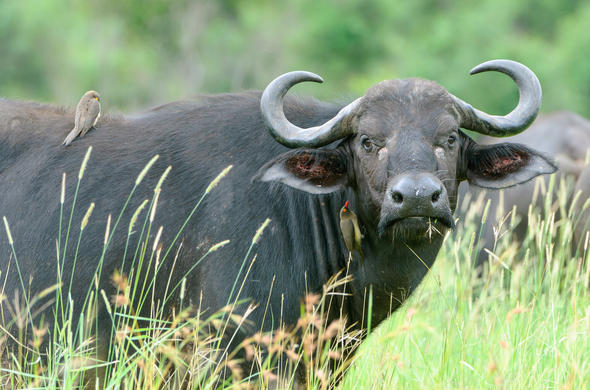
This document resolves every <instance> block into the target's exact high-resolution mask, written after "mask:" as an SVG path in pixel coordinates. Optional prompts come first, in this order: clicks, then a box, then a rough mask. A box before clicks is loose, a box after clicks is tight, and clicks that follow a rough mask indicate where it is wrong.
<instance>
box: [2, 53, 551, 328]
mask: <svg viewBox="0 0 590 390" xmlns="http://www.w3.org/2000/svg"><path fill="white" fill-rule="evenodd" d="M485 71H499V72H502V73H505V74H507V75H508V76H510V77H511V78H512V79H513V80H514V81H515V82H516V84H517V85H518V88H519V91H520V101H519V103H518V106H517V107H516V108H515V109H514V110H513V111H512V112H511V113H509V114H508V115H506V116H492V115H488V114H486V113H484V112H482V111H479V110H477V109H475V108H473V107H472V106H470V105H469V104H468V103H466V102H464V101H462V100H461V99H459V98H457V97H455V96H453V95H452V94H450V93H449V92H447V91H446V90H445V89H444V88H443V87H441V86H440V85H438V84H436V83H434V82H432V81H428V80H423V79H418V78H410V79H403V80H388V81H383V82H380V83H378V84H376V85H374V86H373V87H371V88H369V90H368V91H367V92H366V94H365V95H364V96H362V97H360V98H358V99H357V100H355V101H353V102H352V103H350V104H348V105H346V106H344V107H343V106H340V105H336V104H329V103H323V102H318V101H316V100H311V99H300V98H294V97H287V98H285V97H284V96H285V94H286V93H287V91H288V90H289V88H291V87H292V86H293V85H295V84H297V83H299V82H302V81H315V82H321V79H320V78H319V77H318V76H316V75H314V74H312V73H308V72H292V73H287V74H284V75H282V76H280V77H278V78H276V79H275V80H274V81H272V82H271V83H270V84H269V85H268V87H267V88H266V89H265V91H264V93H262V94H261V93H259V92H244V93H235V94H221V95H214V96H202V97H199V98H198V99H195V100H186V101H179V102H174V103H170V104H166V105H163V106H160V107H157V108H154V109H152V110H149V111H146V112H143V113H140V114H136V115H130V116H119V115H108V114H107V115H105V116H103V117H102V118H101V121H100V122H99V124H98V128H97V130H96V131H93V132H91V133H89V134H88V135H87V136H86V137H84V138H82V139H80V140H78V141H77V142H75V143H73V144H72V145H71V146H70V147H69V148H63V147H61V142H62V140H63V137H64V135H65V134H66V133H67V132H68V131H69V130H70V129H71V128H72V126H73V118H74V115H73V112H72V110H69V109H61V108H56V107H54V106H50V105H42V104H36V103H27V102H17V101H10V100H1V101H0V124H1V129H0V134H1V136H2V143H1V145H2V149H1V150H2V154H1V156H2V171H1V173H0V186H1V187H2V188H3V192H2V197H1V199H0V213H1V215H5V216H6V218H7V221H8V222H9V225H10V229H11V231H12V237H13V238H14V245H15V252H16V255H17V257H18V264H19V267H20V271H21V272H22V276H23V277H22V281H23V284H24V285H25V286H24V287H25V289H26V290H27V291H28V292H30V294H31V295H34V294H35V293H38V292H39V291H41V290H42V289H44V288H46V287H47V286H49V285H51V284H53V283H55V281H56V255H55V252H56V250H55V248H56V240H57V239H58V237H60V234H61V240H60V242H61V245H62V248H61V250H62V251H63V250H64V248H63V245H64V242H65V237H64V232H63V229H62V232H61V233H60V232H59V231H58V226H59V225H58V222H59V220H60V202H59V200H60V186H61V177H62V176H61V175H62V172H66V173H67V178H68V180H67V186H66V199H65V203H64V204H65V205H66V209H65V212H64V221H67V218H68V216H69V212H70V209H69V207H71V204H72V201H73V197H74V193H75V192H76V191H75V190H76V177H77V174H78V169H79V166H80V162H81V161H82V159H83V157H84V155H85V153H86V150H87V148H88V146H89V145H92V146H93V148H94V149H93V152H92V154H91V158H90V161H89V162H88V167H87V170H86V173H85V174H84V177H83V180H82V181H81V184H80V187H79V190H78V192H77V204H78V207H76V209H75V211H74V214H73V221H75V223H79V221H81V220H82V218H83V215H84V213H85V211H86V209H87V207H88V205H89V204H90V203H91V202H94V203H95V208H94V212H93V214H92V216H91V218H90V223H89V224H88V225H87V227H86V229H85V231H84V235H83V237H82V239H81V241H80V244H79V245H80V247H79V249H78V250H77V253H78V259H77V263H76V264H75V277H74V278H73V285H72V288H71V297H72V299H73V300H74V301H75V302H76V301H78V302H80V300H81V299H83V297H84V296H85V293H86V292H87V291H88V289H89V286H93V285H94V284H95V283H97V282H96V281H95V280H94V271H95V269H96V267H97V263H98V259H99V258H100V256H101V252H102V250H103V240H104V235H105V234H104V232H105V226H106V224H107V216H108V215H109V214H112V215H113V216H114V217H113V224H111V229H113V228H114V220H115V218H116V216H117V215H118V213H119V211H120V210H121V207H122V205H123V203H124V200H125V198H126V196H127V194H128V193H129V192H130V190H131V188H132V186H133V181H134V179H135V178H136V177H137V175H138V173H139V171H140V170H141V169H142V167H143V166H144V165H145V164H146V162H147V161H148V160H150V158H151V157H152V156H153V155H155V154H159V156H160V157H159V159H158V160H157V161H156V163H155V165H154V166H153V167H152V168H151V169H150V170H149V171H148V173H147V175H146V177H145V179H144V180H143V181H142V182H141V184H140V185H139V186H138V187H137V189H136V190H135V192H134V194H133V196H132V197H131V200H130V206H129V207H127V209H126V211H125V213H124V215H123V217H122V219H121V221H124V222H121V224H123V225H124V227H123V231H120V232H119V233H120V234H113V239H112V241H111V242H110V245H109V248H108V250H107V252H106V256H105V259H104V263H103V265H102V272H101V280H99V281H98V283H97V284H98V285H99V289H100V288H103V289H104V290H105V291H106V295H108V296H111V295H113V294H115V287H113V286H112V284H111V283H110V281H109V280H108V277H107V275H112V274H113V273H114V271H115V270H116V269H118V268H121V264H122V261H124V260H126V262H125V269H123V272H124V273H127V274H129V272H130V270H129V269H128V267H129V266H130V263H131V260H130V256H132V254H131V253H130V252H133V251H132V250H130V251H129V252H127V257H128V258H127V259H124V258H123V256H124V247H125V242H126V239H127V235H126V230H124V229H126V226H127V225H126V224H127V221H129V219H130V218H131V216H132V214H133V212H134V210H135V209H136V208H137V207H138V205H139V204H140V203H141V202H142V201H143V200H144V199H151V198H152V196H153V189H154V187H155V185H156V182H157V181H158V180H159V178H160V176H161V175H162V172H163V171H164V169H166V167H168V166H172V170H171V172H170V174H169V175H168V177H167V178H166V179H165V180H164V182H163V185H162V191H161V196H160V198H159V203H158V208H157V213H156V214H155V222H154V224H155V225H163V226H164V230H163V233H162V235H161V238H160V241H161V242H162V243H164V244H165V245H169V244H170V243H173V242H175V245H174V246H173V247H172V255H173V254H174V253H176V251H177V250H178V248H179V244H180V242H181V241H182V249H181V250H180V252H179V254H178V258H177V260H176V261H175V265H174V268H172V264H174V262H173V261H172V257H173V256H172V255H170V256H169V258H168V259H167V260H166V261H165V262H163V263H162V266H161V270H160V273H159V275H164V276H163V277H160V276H159V277H158V281H159V282H162V285H160V284H157V285H156V288H155V295H156V297H158V296H160V294H163V291H164V287H165V286H164V285H165V284H166V281H167V278H168V277H170V278H171V279H172V284H174V283H177V282H179V280H180V278H181V277H182V276H183V275H184V274H185V273H186V272H187V271H188V270H191V269H192V266H193V265H194V264H195V261H196V260H197V259H199V258H200V257H201V256H203V254H205V253H206V252H207V251H208V249H209V248H210V247H211V246H212V245H214V244H216V243H218V242H220V241H223V240H226V239H230V240H231V242H230V243H229V244H227V245H226V246H225V247H223V248H221V249H219V250H217V251H216V252H214V253H211V254H210V255H209V256H208V257H207V258H206V259H205V260H204V261H203V262H202V263H200V264H199V265H198V267H196V268H194V270H192V272H190V273H189V274H188V276H187V280H186V292H185V297H186V298H185V302H186V300H188V301H190V303H192V304H193V305H197V304H198V305H199V306H200V307H201V310H209V311H208V312H209V313H210V312H211V311H212V310H217V309H219V308H221V307H223V306H224V305H226V303H227V302H228V298H229V295H230V291H233V289H232V284H233V281H234V280H235V279H236V277H238V278H239V279H240V280H242V279H243V278H244V275H245V273H246V272H245V269H243V268H242V267H243V265H242V264H243V263H242V259H243V258H244V255H245V253H246V250H247V247H248V245H249V244H250V242H251V240H252V237H253V235H254V233H255V231H256V228H257V227H258V226H260V225H261V223H262V222H263V221H265V219H267V218H270V219H271V222H270V225H269V226H268V227H267V229H266V231H265V232H264V235H263V237H262V239H260V240H259V241H258V244H257V247H256V249H255V252H256V253H257V259H256V261H255V262H253V263H252V264H251V266H250V263H248V267H249V270H248V276H247V278H246V279H245V283H244V286H243V289H242V291H241V297H243V298H249V299H252V300H253V301H254V302H258V303H262V304H261V305H260V306H259V307H258V308H257V309H255V310H254V312H253V313H251V314H250V317H249V319H250V320H251V321H253V323H254V324H255V325H256V326H255V328H257V329H258V328H260V327H262V328H264V329H272V328H273V327H276V326H277V324H278V323H279V321H281V322H283V323H285V324H294V323H295V322H296V321H297V319H298V317H299V315H300V309H299V308H300V299H301V297H302V296H303V295H304V294H305V293H306V292H307V291H321V290H322V286H323V285H324V283H326V281H327V280H328V279H329V278H330V277H331V276H333V275H334V274H336V273H337V272H339V271H340V270H342V269H344V268H345V267H346V264H347V258H348V251H347V250H346V247H345V244H344V242H343V240H342V238H341V234H340V231H339V220H338V215H339V214H338V213H339V209H340V208H341V207H342V205H343V204H344V202H345V201H346V200H349V201H350V205H351V209H352V210H354V211H355V212H356V213H357V215H358V220H359V225H360V228H361V230H362V232H363V235H364V238H363V240H362V251H363V252H364V261H362V262H361V261H358V259H355V260H353V261H352V262H351V264H350V270H349V272H350V274H351V275H352V278H353V280H352V282H350V284H349V286H350V290H351V294H350V296H347V297H346V298H342V299H344V300H345V301H344V302H343V306H342V309H343V314H344V315H345V316H346V318H347V320H348V323H349V324H356V326H357V327H360V326H361V324H362V323H366V321H365V322H363V318H362V316H363V313H366V310H365V307H364V305H365V301H366V299H365V292H366V291H368V289H369V288H372V297H373V308H372V323H373V325H377V324H379V323H380V322H381V321H382V320H384V319H385V318H386V317H387V316H388V315H389V314H390V313H391V312H392V310H395V309H396V308H397V307H399V306H400V305H401V304H402V303H403V301H404V300H405V299H406V298H407V297H408V296H409V295H410V294H411V293H412V291H414V289H415V288H416V287H417V286H418V284H419V283H420V281H421V280H422V278H423V277H424V275H425V274H426V273H427V271H428V269H429V268H430V267H431V266H432V264H433V262H434V260H435V258H436V256H437V253H438V251H439V249H440V247H441V245H442V242H443V237H444V235H445V232H446V231H447V230H448V229H450V228H452V226H453V224H454V220H453V211H454V209H455V206H456V195H457V187H458V184H459V183H460V182H461V181H464V180H467V181H468V182H469V183H471V184H475V185H478V186H481V187H488V188H502V187H506V186H511V185H514V184H517V183H522V182H526V181H528V180H530V179H532V178H534V177H536V176H538V175H540V174H546V173H551V172H554V170H555V167H554V165H553V163H552V162H551V161H550V160H548V159H547V158H545V157H544V156H543V155H541V154H539V153H537V152H535V151H534V150H532V149H530V148H528V147H526V146H522V145H518V144H508V143H503V144H498V145H491V146H482V145H478V144H477V143H476V142H474V141H473V140H472V139H471V138H470V137H469V136H467V135H466V134H465V133H464V132H463V131H462V130H461V128H465V129H470V130H473V131H477V132H480V133H482V134H488V135H492V136H509V135H514V134H516V133H519V132H521V131H523V130H524V129H525V128H527V127H528V126H529V125H530V124H531V123H532V122H533V120H534V119H535V117H536V115H537V113H538V110H539V107H540V104H541V87H540V85H539V82H538V80H537V78H536V76H535V75H534V74H533V73H532V72H531V71H530V70H529V69H528V68H526V67H525V66H523V65H521V64H519V63H516V62H512V61H508V60H494V61H489V62H486V63H483V64H481V65H479V66H477V67H476V68H474V69H473V70H472V71H471V73H472V74H475V73H480V72H485ZM267 128H268V129H269V130H270V133H269V131H268V130H267ZM273 138H274V139H273ZM277 141H278V142H277ZM228 164H233V169H232V170H231V171H230V172H229V174H228V175H227V177H226V178H224V179H223V180H221V182H220V183H219V185H218V187H217V188H215V189H214V191H213V192H212V193H211V194H210V195H209V196H208V197H207V198H205V201H204V202H203V203H202V204H201V205H200V207H199V209H198V211H197V212H196V214H194V216H193V217H192V218H191V219H190V220H189V223H188V224H187V225H186V227H185V228H184V230H183V231H182V235H181V238H179V239H178V240H176V241H174V236H175V234H176V233H177V232H178V229H179V227H180V225H181V224H182V223H183V221H184V220H185V218H186V216H187V215H189V213H190V211H191V209H192V208H193V207H194V205H195V204H196V203H197V201H198V200H199V198H200V196H201V194H202V193H203V191H204V189H205V187H206V186H207V185H208V183H209V182H210V181H211V180H212V179H213V178H215V177H216V175H217V174H218V173H219V172H220V171H222V170H223V169H224V168H225V167H226V166H228ZM432 227H434V228H435V230H434V231H435V232H438V233H435V234H431V233H432ZM118 229H121V227H120V226H119V228H118ZM135 230H137V231H139V228H136V229H135ZM154 230H155V229H154ZM439 233H440V234H439ZM76 234H77V233H76ZM152 234H153V233H152ZM137 236H138V234H137V233H136V234H135V235H132V236H131V238H130V239H131V245H130V247H131V248H135V247H134V245H135V244H136V242H135V241H136V239H137ZM72 237H75V235H74V233H72V236H71V237H70V240H69V247H68V248H67V256H66V265H68V266H70V267H67V266H66V267H65V269H64V273H63V275H62V277H63V280H68V281H69V280H70V270H71V268H72V267H73V266H74V265H73V264H72V259H73V257H74V256H73V254H74V251H76V245H75V244H74V243H75V242H76V238H72ZM0 253H2V276H3V277H4V276H5V275H6V276H7V280H6V281H5V291H6V295H7V296H14V294H15V291H22V285H21V279H20V278H19V276H18V275H17V274H18V273H17V272H16V269H15V266H14V259H11V256H10V254H11V248H10V246H9V240H8V239H6V238H5V239H2V240H1V243H0ZM248 261H250V260H248ZM11 262H12V263H11ZM9 263H11V266H10V268H9V269H8V265H9ZM172 269H173V270H174V271H173V272H172ZM7 270H9V273H8V274H6V272H7ZM350 290H349V291H350ZM201 292H202V298H201ZM234 297H235V294H234ZM232 298H233V297H232ZM266 302H268V303H266ZM267 304H268V312H266V310H265V308H266V305H267ZM74 307H75V308H78V307H79V305H78V304H77V303H75V304H74ZM240 310H245V308H241V309H240ZM147 312H148V313H149V310H148V311H147ZM46 314H47V315H49V314H50V312H49V310H47V311H46ZM333 315H336V313H333ZM98 321H99V324H105V326H104V327H103V328H101V329H103V330H102V331H103V332H104V331H105V330H104V329H107V328H108V324H109V316H108V313H107V311H106V309H105V307H104V305H103V307H102V308H101V310H100V312H99V313H98ZM99 328H100V327H99Z"/></svg>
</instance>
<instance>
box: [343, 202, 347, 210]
mask: <svg viewBox="0 0 590 390" xmlns="http://www.w3.org/2000/svg"><path fill="white" fill-rule="evenodd" d="M344 208H345V209H346V210H348V201H346V203H344Z"/></svg>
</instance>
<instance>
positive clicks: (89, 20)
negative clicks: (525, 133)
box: [0, 0, 590, 117]
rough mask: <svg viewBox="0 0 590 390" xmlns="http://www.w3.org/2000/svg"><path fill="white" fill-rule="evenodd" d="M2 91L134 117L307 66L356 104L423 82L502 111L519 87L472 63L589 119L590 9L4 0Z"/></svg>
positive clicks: (323, 92)
mask: <svg viewBox="0 0 590 390" xmlns="http://www.w3.org/2000/svg"><path fill="white" fill-rule="evenodd" d="M0 38H1V39H0V96H4V97H8V98H14V99H27V100H28V99H32V100H39V101H45V102H53V103H57V104H61V105H72V106H73V105H75V104H76V103H77V101H78V99H79V98H80V96H81V95H82V93H83V92H84V91H86V90H88V89H96V90H98V91H99V92H100V93H101V95H102V97H103V102H104V103H103V104H104V106H105V108H106V110H109V111H122V112H130V111H134V110H137V109H139V108H146V107H149V106H151V105H154V104H160V103H165V102H168V101H171V100H176V99H181V98H184V97H188V96H191V95H195V94H197V93H217V92H225V91H240V90H244V89H263V88H264V87H265V86H266V84H267V83H268V82H269V81H270V80H271V79H272V78H274V77H275V76H277V75H278V74H281V73H284V72H287V71H290V70H295V69H305V70H310V71H313V72H315V73H318V74H320V75H321V76H323V77H324V79H325V80H326V83H325V84H324V85H323V86H317V85H311V86H304V87H298V89H297V92H298V93H300V94H311V95H314V96H317V97H318V98H323V99H329V100H333V101H344V100H348V99H351V98H353V97H355V96H357V95H360V94H362V93H364V91H365V90H366V89H367V87H369V86H370V85H372V84H374V83H376V82H378V81H381V80H383V79H387V78H405V77H413V76H419V77H423V78H428V79H432V80H435V81H437V82H439V83H440V84H442V85H443V86H445V87H446V88H447V89H448V90H449V91H450V92H452V93H454V94H456V95H457V96H460V97H461V98H463V99H465V100H468V101H469V102H470V103H472V104H474V105H476V106H477V107H479V108H482V109H484V110H486V111H489V112H491V113H497V114H503V113H506V112H508V111H509V110H510V109H511V108H512V107H513V106H514V104H515V103H516V100H517V96H518V93H517V91H516V88H514V86H513V85H512V82H511V81H510V80H509V79H508V78H506V77H505V76H502V75H495V74H486V75H478V76H473V77H470V76H469V75H468V72H469V69H471V67H473V66H475V65H477V64H479V63H480V62H483V61H485V60H489V59H494V58H509V59H514V60H517V61H520V62H523V63H524V64H526V65H528V66H529V67H530V68H531V69H533V70H534V71H535V72H536V73H537V75H538V76H539V78H540V80H541V83H542V85H543V90H544V103H543V111H552V110H557V109H571V110H574V111H577V112H579V113H581V114H582V115H585V116H587V117H588V116H590V2H589V1H579V0H561V1H558V0H537V1H533V0H523V1H520V0H519V1H514V0H493V1H478V2H473V1H453V0H425V1H394V0H376V1H367V0H338V1H337V0H331V1H321V2H320V1H317V0H293V1H289V2H279V1H276V0H274V1H270V0H219V1H205V0H200V1H188V0H179V1H173V2H172V1H165V0H144V1H131V0H100V1H91V0H85V1H70V0H65V1H64V0H35V1H34V0H0Z"/></svg>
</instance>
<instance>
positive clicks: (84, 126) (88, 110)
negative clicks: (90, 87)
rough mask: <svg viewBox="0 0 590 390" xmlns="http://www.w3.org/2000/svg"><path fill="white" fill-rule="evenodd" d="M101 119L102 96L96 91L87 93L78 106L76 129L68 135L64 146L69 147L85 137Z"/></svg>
mask: <svg viewBox="0 0 590 390" xmlns="http://www.w3.org/2000/svg"><path fill="white" fill-rule="evenodd" d="M99 117H100V95H99V94H98V92H96V91H88V92H86V93H85V94H84V95H83V96H82V98H81V99H80V101H79V102H78V105H77V106H76V116H75V117H74V128H73V129H72V131H70V133H69V134H68V135H67V137H66V139H65V140H64V142H63V145H65V146H68V145H69V144H71V143H72V141H74V139H76V137H78V136H80V137H83V136H84V135H86V133H87V132H88V131H89V130H90V129H92V128H93V127H94V126H95V125H96V122H98V118H99Z"/></svg>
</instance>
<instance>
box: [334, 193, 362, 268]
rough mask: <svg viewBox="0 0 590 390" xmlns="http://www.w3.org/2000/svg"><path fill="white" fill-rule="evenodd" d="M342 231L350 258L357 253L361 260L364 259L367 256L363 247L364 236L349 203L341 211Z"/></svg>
mask: <svg viewBox="0 0 590 390" xmlns="http://www.w3.org/2000/svg"><path fill="white" fill-rule="evenodd" d="M340 230H341V231H342V237H343V238H344V243H345V244H346V248H347V249H348V252H349V253H350V256H351V257H352V251H356V252H357V253H358V254H359V255H360V256H361V259H364V257H365V255H364V254H363V248H362V247H361V240H362V238H363V235H362V234H361V229H360V228H359V223H358V219H357V217H356V214H355V213H354V211H352V210H351V209H350V208H348V201H346V203H344V206H342V208H341V209H340Z"/></svg>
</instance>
